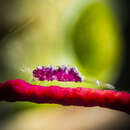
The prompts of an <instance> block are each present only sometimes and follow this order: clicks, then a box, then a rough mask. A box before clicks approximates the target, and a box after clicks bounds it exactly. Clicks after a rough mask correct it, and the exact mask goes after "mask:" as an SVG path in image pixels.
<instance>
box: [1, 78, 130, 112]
mask: <svg viewBox="0 0 130 130" xmlns="http://www.w3.org/2000/svg"><path fill="white" fill-rule="evenodd" d="M0 101H10V102H16V101H31V102H35V103H57V104H62V105H77V106H86V107H92V106H100V107H106V108H111V109H115V110H120V111H123V112H126V113H128V114H130V94H129V93H127V92H121V91H114V90H100V89H91V88H83V87H77V88H69V86H68V87H67V88H63V87H59V86H48V87H45V86H40V85H31V84H29V83H27V82H25V81H24V80H21V79H16V80H10V81H7V82H5V83H1V84H0Z"/></svg>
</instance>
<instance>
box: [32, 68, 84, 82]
mask: <svg viewBox="0 0 130 130" xmlns="http://www.w3.org/2000/svg"><path fill="white" fill-rule="evenodd" d="M33 76H34V78H38V80H40V81H44V80H47V81H52V80H57V81H63V82H65V81H73V82H82V81H83V76H81V75H80V72H79V71H78V69H77V68H76V67H68V66H63V67H61V66H58V67H54V66H37V68H36V69H34V70H33Z"/></svg>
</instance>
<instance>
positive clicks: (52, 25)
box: [0, 0, 130, 130]
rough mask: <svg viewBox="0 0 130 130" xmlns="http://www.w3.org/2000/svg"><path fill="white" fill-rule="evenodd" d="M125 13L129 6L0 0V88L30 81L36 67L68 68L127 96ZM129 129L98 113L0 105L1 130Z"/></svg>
mask: <svg viewBox="0 0 130 130" xmlns="http://www.w3.org/2000/svg"><path fill="white" fill-rule="evenodd" d="M128 8H129V5H128V1H127V0H37V1H32V0H22V1H17V0H12V1H10V0H4V1H3V0H1V1H0V82H4V81H6V80H10V79H16V78H21V79H24V80H26V81H31V79H32V75H31V73H30V69H33V68H35V67H36V66H37V65H38V64H40V65H64V64H69V65H76V66H77V67H78V68H79V70H80V71H81V73H82V74H83V75H85V76H86V77H87V78H90V79H98V80H101V81H104V82H108V83H111V84H114V85H115V86H116V88H117V89H118V90H125V91H129V90H130V89H129V85H128V84H129V79H128V77H129V76H128V66H129V63H128V56H129V44H128V37H129V36H128V26H129V23H128ZM23 68H25V71H23ZM129 123H130V119H129V116H128V115H127V114H125V113H122V112H119V111H114V110H110V109H104V108H99V107H94V108H84V107H72V106H71V107H63V106H60V105H48V104H45V105H43V104H42V105H37V104H33V103H7V102H1V103H0V130H17V129H18V130H26V129H38V130H61V129H63V130H89V129H94V130H96V129H103V130H107V129H108V130H111V129H118V130H120V129H122V130H123V129H129V128H130V125H129Z"/></svg>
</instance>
